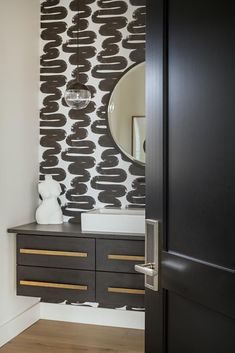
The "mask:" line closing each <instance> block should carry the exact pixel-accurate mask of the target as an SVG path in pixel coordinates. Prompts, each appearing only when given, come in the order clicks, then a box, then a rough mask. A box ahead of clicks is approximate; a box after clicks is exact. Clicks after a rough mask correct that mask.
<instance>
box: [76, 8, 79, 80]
mask: <svg viewBox="0 0 235 353" xmlns="http://www.w3.org/2000/svg"><path fill="white" fill-rule="evenodd" d="M76 81H77V82H79V8H78V12H77V73H76Z"/></svg>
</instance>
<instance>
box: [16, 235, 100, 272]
mask: <svg viewBox="0 0 235 353" xmlns="http://www.w3.org/2000/svg"><path fill="white" fill-rule="evenodd" d="M17 263H18V265H27V266H43V267H56V268H71V269H82V270H94V269H95V239H85V238H62V237H54V236H38V235H18V236H17Z"/></svg>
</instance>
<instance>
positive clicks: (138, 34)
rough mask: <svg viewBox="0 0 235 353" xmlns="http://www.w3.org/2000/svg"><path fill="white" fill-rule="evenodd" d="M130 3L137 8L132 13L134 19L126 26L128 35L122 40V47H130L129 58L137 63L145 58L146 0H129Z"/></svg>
mask: <svg viewBox="0 0 235 353" xmlns="http://www.w3.org/2000/svg"><path fill="white" fill-rule="evenodd" d="M130 3H131V5H133V6H138V8H137V9H136V10H135V11H134V13H133V19H134V20H133V21H131V22H130V23H129V24H128V26H127V29H128V32H129V33H130V35H129V36H128V38H125V39H124V40H123V47H124V48H126V49H130V50H131V53H130V59H131V60H132V61H133V62H136V63H139V62H142V61H144V60H145V42H146V38H145V36H146V0H130Z"/></svg>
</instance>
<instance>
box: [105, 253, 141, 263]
mask: <svg viewBox="0 0 235 353" xmlns="http://www.w3.org/2000/svg"><path fill="white" fill-rule="evenodd" d="M108 259H109V260H121V261H144V260H145V258H144V256H135V255H111V254H110V255H108Z"/></svg>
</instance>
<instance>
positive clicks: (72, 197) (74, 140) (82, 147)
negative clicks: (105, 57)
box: [62, 0, 96, 223]
mask: <svg viewBox="0 0 235 353" xmlns="http://www.w3.org/2000/svg"><path fill="white" fill-rule="evenodd" d="M94 2H95V0H74V1H72V2H71V3H70V9H71V11H75V12H76V15H75V16H74V17H73V23H74V24H73V25H72V26H71V27H69V29H68V31H67V35H68V37H69V38H70V39H69V41H68V42H67V43H65V44H64V45H63V51H64V52H67V53H71V55H70V57H69V63H70V64H71V65H74V66H75V69H74V70H73V73H72V77H73V78H72V80H71V81H70V82H69V84H70V83H72V82H73V81H74V80H75V79H76V77H77V76H78V73H79V81H80V82H81V83H83V84H86V83H87V82H88V78H89V76H88V73H89V71H90V69H91V63H90V61H89V59H91V58H93V57H94V56H95V55H96V48H95V46H94V43H95V39H96V33H95V32H93V31H90V30H89V29H88V27H89V21H88V18H89V17H90V15H91V8H90V6H88V5H90V4H92V3H94ZM78 48H79V50H78ZM77 65H78V69H79V71H78V72H77ZM88 87H89V89H90V91H91V92H92V96H94V94H95V93H96V91H95V88H94V87H93V86H88ZM94 111H95V104H94V102H91V103H90V104H89V105H88V107H87V108H85V109H82V110H73V109H71V110H70V111H69V117H70V119H73V120H75V121H76V122H75V123H74V124H73V126H72V131H71V134H70V135H69V136H68V137H67V139H66V143H67V145H68V146H69V148H68V149H67V150H66V151H64V152H63V153H62V159H63V160H64V161H66V162H69V163H70V164H69V167H68V171H69V173H70V174H71V175H76V177H74V178H73V179H72V181H71V185H70V186H71V188H70V189H69V190H67V192H66V199H67V200H68V202H67V204H66V206H65V207H64V208H63V212H64V214H65V215H66V216H69V217H71V218H70V220H69V221H70V222H73V223H76V222H80V216H81V215H80V213H81V211H82V210H90V209H92V208H93V207H94V205H95V199H94V198H93V197H92V196H90V195H87V189H88V188H87V183H88V182H89V181H90V178H91V176H90V173H89V171H88V170H89V169H90V168H93V167H94V166H95V158H94V157H93V156H92V154H93V153H94V151H95V148H96V146H95V144H94V142H92V141H90V140H88V139H87V136H88V130H87V128H88V127H89V125H90V116H89V114H91V113H92V112H94Z"/></svg>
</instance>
